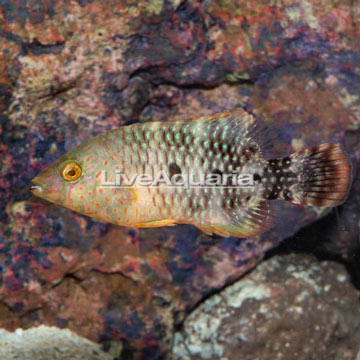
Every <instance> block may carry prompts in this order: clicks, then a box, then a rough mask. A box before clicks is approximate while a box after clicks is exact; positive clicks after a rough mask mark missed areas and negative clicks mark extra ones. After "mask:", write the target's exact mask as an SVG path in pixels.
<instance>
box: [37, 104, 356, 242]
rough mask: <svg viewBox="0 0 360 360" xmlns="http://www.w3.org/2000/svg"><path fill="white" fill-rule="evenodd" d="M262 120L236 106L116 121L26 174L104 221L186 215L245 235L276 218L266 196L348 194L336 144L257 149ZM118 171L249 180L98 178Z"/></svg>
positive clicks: (344, 163) (264, 143)
mask: <svg viewBox="0 0 360 360" xmlns="http://www.w3.org/2000/svg"><path fill="white" fill-rule="evenodd" d="M271 141H274V140H273V139H271V138H269V137H268V134H267V132H266V128H265V127H264V126H262V125H259V122H257V121H256V120H255V118H254V117H253V116H252V115H250V114H248V113H247V112H245V111H243V110H241V109H237V110H234V111H232V112H226V113H220V114H216V115H213V116H208V117H202V118H200V119H197V120H191V121H176V122H167V123H161V122H151V123H145V124H134V125H129V126H123V127H121V128H118V129H116V130H113V131H110V132H108V133H105V134H102V135H100V136H98V137H96V138H93V139H90V140H89V141H88V142H86V143H84V144H82V145H80V146H78V147H77V148H75V149H73V150H72V151H70V152H69V153H67V154H65V155H64V156H62V157H61V158H60V159H58V160H57V161H56V162H55V163H54V164H53V165H51V166H50V167H49V168H47V169H45V170H44V171H43V172H42V173H40V174H39V175H38V176H37V177H36V178H35V179H33V183H34V185H35V186H33V188H32V191H33V193H35V194H36V195H38V196H40V197H42V198H44V199H47V200H49V201H52V202H54V203H57V204H61V205H63V206H66V207H68V208H70V209H72V210H74V211H77V212H79V213H82V214H85V215H88V216H92V217H94V218H96V219H99V220H101V221H105V222H110V223H114V224H118V225H123V226H129V227H154V226H167V225H175V224H179V223H187V224H193V225H195V226H197V227H198V228H200V229H201V230H202V231H204V232H205V233H207V234H218V235H221V236H237V237H248V236H252V235H256V234H259V233H261V232H263V231H265V230H267V229H269V228H270V227H271V226H273V224H274V222H275V215H274V213H273V211H271V207H270V204H271V200H275V199H281V200H286V201H290V202H293V203H297V204H303V205H313V206H336V205H338V204H340V203H341V202H343V201H344V199H345V198H346V196H347V193H348V189H349V184H350V179H351V164H350V161H349V159H348V157H347V155H346V154H345V152H344V151H343V149H342V147H341V146H340V145H339V144H330V143H328V144H322V145H319V146H317V147H314V148H310V149H304V150H302V151H299V152H296V153H293V154H291V155H289V156H286V157H283V158H279V159H271V158H270V159H268V158H266V157H265V156H264V154H265V152H266V148H267V147H268V146H269V143H271ZM103 171H106V174H107V181H114V179H115V177H116V175H115V174H116V171H117V172H118V173H121V174H126V176H127V177H128V178H129V179H130V178H131V177H132V176H133V175H134V174H148V175H150V176H152V177H154V176H155V175H156V174H158V173H159V172H160V171H163V172H165V173H166V174H167V175H168V176H169V177H171V176H172V175H175V174H187V175H189V176H195V177H196V176H198V175H199V174H207V175H208V174H218V175H223V174H231V173H237V174H240V175H241V174H249V175H251V177H252V179H253V186H250V187H236V186H232V185H233V183H232V182H231V181H232V180H231V179H228V182H227V183H226V185H227V186H213V187H196V188H189V189H186V188H183V187H171V188H169V187H166V186H165V185H166V184H163V185H160V186H159V187H135V186H133V187H126V188H124V187H122V188H119V187H117V188H116V187H104V186H102V181H103V173H104V172H103Z"/></svg>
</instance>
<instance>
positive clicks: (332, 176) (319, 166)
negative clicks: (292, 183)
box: [290, 144, 351, 206]
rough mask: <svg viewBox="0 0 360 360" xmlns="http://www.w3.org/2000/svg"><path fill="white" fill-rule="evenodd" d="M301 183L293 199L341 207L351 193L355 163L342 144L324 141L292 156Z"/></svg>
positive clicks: (310, 203)
mask: <svg viewBox="0 0 360 360" xmlns="http://www.w3.org/2000/svg"><path fill="white" fill-rule="evenodd" d="M290 158H291V160H292V164H293V165H294V167H295V168H296V172H297V175H298V176H297V178H298V183H297V184H296V187H295V189H296V191H295V193H294V197H293V199H291V201H293V202H295V203H299V204H305V205H312V206H337V205H339V204H341V203H343V202H344V201H345V199H346V197H347V195H348V193H349V188H350V182H351V163H350V159H349V157H348V156H347V155H346V153H345V152H344V150H343V149H342V147H341V146H340V144H322V145H319V146H315V147H313V148H311V149H305V150H302V151H299V152H296V153H294V154H292V155H291V156H290Z"/></svg>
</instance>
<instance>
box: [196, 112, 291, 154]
mask: <svg viewBox="0 0 360 360" xmlns="http://www.w3.org/2000/svg"><path fill="white" fill-rule="evenodd" d="M193 121H196V122H198V124H199V127H198V133H197V134H196V135H197V136H202V137H203V136H208V137H214V138H217V139H218V140H220V141H225V142H227V143H233V144H238V145H239V146H246V145H250V144H252V143H255V144H256V145H257V146H258V150H259V154H260V155H261V157H264V158H267V159H272V158H277V157H281V156H283V155H284V154H285V153H286V152H287V150H288V143H289V141H288V140H286V139H285V136H284V134H283V133H282V132H281V131H280V129H279V127H278V126H275V124H271V125H269V124H266V123H264V122H263V121H261V120H258V119H255V117H254V116H253V115H251V114H249V113H248V112H246V111H245V110H243V109H235V110H233V111H228V112H222V113H218V114H215V115H212V116H203V117H201V118H199V119H196V120H193ZM218 137H220V138H218Z"/></svg>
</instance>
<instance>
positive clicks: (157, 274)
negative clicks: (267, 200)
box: [0, 0, 360, 359]
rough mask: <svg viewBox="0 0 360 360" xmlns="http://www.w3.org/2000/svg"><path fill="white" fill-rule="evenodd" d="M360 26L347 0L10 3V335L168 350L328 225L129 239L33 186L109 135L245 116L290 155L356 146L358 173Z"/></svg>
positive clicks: (2, 247) (150, 353) (1, 73)
mask: <svg viewBox="0 0 360 360" xmlns="http://www.w3.org/2000/svg"><path fill="white" fill-rule="evenodd" d="M359 22H360V5H359V2H357V1H350V0H349V1H336V0H335V1H327V0H286V1H285V0H284V1H277V2H273V1H270V2H269V1H267V0H259V1H245V0H238V1H227V0H220V1H208V0H206V1H200V0H193V1H181V0H148V1H145V0H144V1H142V0H140V1H132V0H116V1H113V0H112V1H110V0H73V1H67V0H66V1H65V0H59V1H54V0H36V1H29V0H21V1H20V0H15V1H14V0H3V1H0V162H1V165H0V277H1V282H0V327H2V328H5V329H8V330H14V329H16V328H18V327H24V328H27V327H32V326H37V325H40V324H44V325H49V326H57V327H60V328H68V329H71V330H73V331H75V332H76V333H77V334H79V335H81V336H84V337H87V338H88V339H91V340H94V341H97V342H101V343H103V344H104V346H105V347H107V348H112V347H115V348H116V347H117V343H118V342H120V343H121V344H122V346H123V353H124V354H125V355H124V356H127V357H128V358H132V357H133V358H139V359H156V358H158V357H159V356H160V355H161V354H163V353H164V352H166V351H167V350H168V349H169V347H170V345H171V341H172V334H173V328H174V325H179V324H181V322H182V321H183V319H184V315H185V314H186V313H187V312H188V311H189V309H191V308H193V307H194V306H195V305H196V304H197V303H198V302H199V301H200V300H201V299H203V298H204V297H205V296H207V295H209V294H210V293H211V292H213V291H215V290H216V289H219V288H221V287H223V286H224V285H225V284H227V283H229V282H231V281H233V280H234V279H236V278H238V277H239V276H241V275H242V274H244V273H245V272H246V271H248V270H249V269H251V268H252V267H253V266H254V265H255V264H257V263H258V262H259V261H260V260H261V259H262V257H263V256H264V253H265V252H266V251H267V250H268V249H272V248H274V247H276V246H277V245H278V244H280V243H281V241H282V240H283V239H285V238H287V237H289V236H291V235H293V234H295V233H296V232H297V231H298V230H299V229H301V228H303V227H304V226H306V225H309V224H311V223H312V222H313V221H315V220H316V219H318V218H319V217H320V216H322V215H324V212H323V211H319V210H318V209H310V208H302V207H299V206H295V205H290V204H281V205H280V204H279V205H278V206H277V207H278V209H277V211H278V214H279V216H278V219H279V221H278V223H277V224H276V226H275V227H274V228H273V229H272V230H270V231H268V232H266V233H265V234H263V235H261V236H257V237H253V238H248V239H233V238H230V239H221V238H210V237H208V236H206V235H204V234H202V233H200V232H199V231H198V230H196V229H195V228H193V227H191V226H177V227H174V228H172V229H169V228H164V229H152V230H146V229H144V230H135V229H126V228H119V227H114V226H110V225H107V224H101V223H97V222H95V221H93V220H91V219H89V218H85V217H83V216H80V215H78V214H75V213H73V212H71V211H68V210H66V209H62V208H59V207H56V206H54V205H51V204H49V203H45V202H41V201H39V200H38V199H36V198H34V197H32V196H31V195H30V193H29V182H30V180H31V179H32V178H33V177H34V176H35V175H36V174H37V173H38V172H39V171H40V170H41V169H43V168H45V167H46V166H48V165H49V164H50V163H51V162H52V161H54V160H55V159H56V158H57V157H58V156H60V155H62V154H63V153H65V152H66V151H69V150H70V149H71V148H72V147H74V146H75V145H77V144H79V143H81V142H83V141H85V140H87V139H88V138H89V137H91V136H94V135H97V134H99V133H102V132H104V131H107V130H110V129H112V128H114V127H117V126H120V125H123V124H129V123H133V122H137V121H140V122H145V121H152V120H161V121H169V120H176V119H183V118H196V117H199V116H202V115H206V114H211V113H214V112H218V111H222V110H230V109H233V108H235V107H239V106H240V107H243V108H244V109H246V110H248V111H250V112H252V113H254V114H255V115H256V116H258V117H259V118H262V119H265V120H266V121H268V122H269V124H270V125H271V126H274V127H278V128H282V131H283V138H284V142H285V143H286V144H287V145H286V151H287V152H291V151H294V150H299V149H301V148H302V147H304V146H312V145H315V144H319V143H323V142H326V141H343V140H344V139H346V138H347V135H348V134H350V135H351V136H350V135H349V136H350V138H349V141H348V144H350V146H349V147H348V151H349V153H350V155H351V157H352V160H353V161H354V169H357V164H358V159H360V154H359V149H358V148H357V146H356V144H358V141H357V139H358V133H357V129H358V127H359V124H360V102H359V94H360V43H359V41H358V39H359V33H360V31H359ZM354 174H355V175H356V176H357V172H356V171H355V172H354ZM358 193H359V192H358V187H356V188H355V190H354V191H353V192H352V196H353V197H350V198H349V201H348V203H347V204H348V205H346V211H344V212H343V214H345V215H344V217H343V218H342V219H343V224H344V226H345V227H347V228H350V229H352V232H353V230H356V231H358V226H359V225H358V224H359V212H356V209H357V205H356V204H357V203H356V201H355V200H354V199H356V197H357V196H358ZM336 239H337V238H336ZM349 239H350V240H349ZM352 240H353V238H352V237H351V236H350V237H349V236H348V237H346V236H345V237H344V236H343V237H342V238H341V239H340V240H339V241H338V240H334V244H335V245H334V248H335V249H341V251H343V252H344V254H348V252H347V249H348V248H349V246H348V245H347V244H348V243H349V241H350V242H351V241H352ZM344 244H345V245H344ZM339 251H340V250H339Z"/></svg>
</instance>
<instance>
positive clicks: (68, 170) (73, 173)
mask: <svg viewBox="0 0 360 360" xmlns="http://www.w3.org/2000/svg"><path fill="white" fill-rule="evenodd" d="M81 175H82V168H81V166H80V165H79V164H78V163H77V162H76V161H69V162H67V163H66V164H64V166H63V167H62V171H61V176H62V178H63V179H64V180H65V181H69V182H72V181H76V180H79V179H80V178H81Z"/></svg>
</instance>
